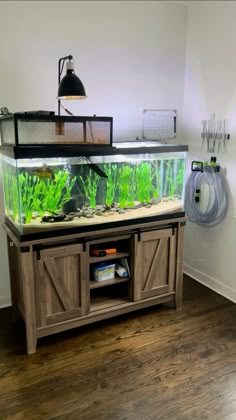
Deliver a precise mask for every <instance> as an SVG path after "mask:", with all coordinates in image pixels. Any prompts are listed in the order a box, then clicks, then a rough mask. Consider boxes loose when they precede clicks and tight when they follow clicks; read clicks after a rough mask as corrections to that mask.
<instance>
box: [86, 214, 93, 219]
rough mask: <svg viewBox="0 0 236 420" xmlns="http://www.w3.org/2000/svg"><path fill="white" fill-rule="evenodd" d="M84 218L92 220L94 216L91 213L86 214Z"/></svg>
mask: <svg viewBox="0 0 236 420" xmlns="http://www.w3.org/2000/svg"><path fill="white" fill-rule="evenodd" d="M86 217H87V219H92V218H93V217H94V215H93V214H92V213H87V214H86Z"/></svg>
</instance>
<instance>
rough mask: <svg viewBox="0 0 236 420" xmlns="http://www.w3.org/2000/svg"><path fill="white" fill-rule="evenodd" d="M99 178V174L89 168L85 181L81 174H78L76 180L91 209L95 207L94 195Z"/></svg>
mask: <svg viewBox="0 0 236 420" xmlns="http://www.w3.org/2000/svg"><path fill="white" fill-rule="evenodd" d="M99 180H100V176H99V175H98V174H96V173H95V172H94V171H93V170H91V169H90V170H89V173H88V175H87V177H86V178H85V181H84V179H83V178H82V176H81V175H79V176H78V181H79V183H80V185H81V187H82V189H83V192H84V195H85V197H86V199H87V200H88V201H89V206H90V207H91V208H92V209H95V207H96V195H97V188H98V182H99Z"/></svg>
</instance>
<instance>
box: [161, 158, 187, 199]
mask: <svg viewBox="0 0 236 420" xmlns="http://www.w3.org/2000/svg"><path fill="white" fill-rule="evenodd" d="M178 163H179V167H178V169H177V166H178ZM184 168H185V166H184V161H183V160H181V161H180V162H179V161H176V160H175V161H173V160H172V161H171V160H170V161H168V163H167V166H166V179H165V194H167V193H168V195H169V197H173V196H174V194H175V193H176V191H177V189H178V187H180V186H181V185H183V181H184Z"/></svg>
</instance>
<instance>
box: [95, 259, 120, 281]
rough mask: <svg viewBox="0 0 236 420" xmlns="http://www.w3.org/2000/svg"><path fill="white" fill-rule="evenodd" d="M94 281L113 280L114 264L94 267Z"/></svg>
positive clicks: (102, 264)
mask: <svg viewBox="0 0 236 420" xmlns="http://www.w3.org/2000/svg"><path fill="white" fill-rule="evenodd" d="M93 273H94V280H95V281H105V280H110V279H114V277H115V264H109V265H108V264H106V263H101V264H98V265H95V266H94V268H93Z"/></svg>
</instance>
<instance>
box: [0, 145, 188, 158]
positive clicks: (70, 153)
mask: <svg viewBox="0 0 236 420" xmlns="http://www.w3.org/2000/svg"><path fill="white" fill-rule="evenodd" d="M187 151H188V146H187V145H175V144H170V145H161V146H158V145H157V146H151V147H145V146H141V147H138V146H137V147H125V148H121V147H119V148H118V147H115V146H111V145H109V144H108V145H95V144H91V145H82V144H81V145H80V144H78V145H72V144H66V145H59V144H53V145H51V144H50V145H43V144H39V145H37V146H32V145H31V146H10V145H9V146H0V152H1V153H2V154H4V155H7V156H9V157H11V158H13V159H33V158H45V159H47V158H55V159H56V158H63V157H65V158H71V157H79V156H116V155H139V154H142V155H144V154H146V155H148V154H150V153H156V154H157V153H176V152H187Z"/></svg>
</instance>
